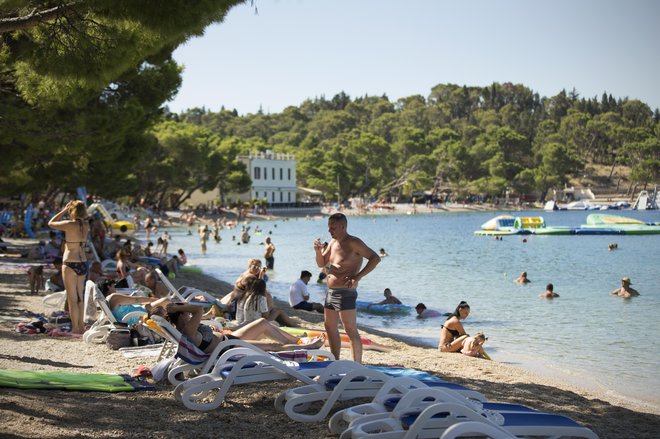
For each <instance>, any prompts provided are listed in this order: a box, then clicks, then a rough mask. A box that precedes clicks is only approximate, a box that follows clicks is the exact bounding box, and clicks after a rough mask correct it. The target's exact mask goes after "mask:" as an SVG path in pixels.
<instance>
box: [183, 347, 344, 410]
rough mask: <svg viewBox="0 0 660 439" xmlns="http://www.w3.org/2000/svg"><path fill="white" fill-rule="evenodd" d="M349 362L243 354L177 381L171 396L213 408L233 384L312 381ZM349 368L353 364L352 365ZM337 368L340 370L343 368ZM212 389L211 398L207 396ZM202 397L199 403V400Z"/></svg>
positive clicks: (190, 405) (191, 404)
mask: <svg viewBox="0 0 660 439" xmlns="http://www.w3.org/2000/svg"><path fill="white" fill-rule="evenodd" d="M348 363H352V362H351V361H316V362H306V363H296V362H292V361H284V360H281V359H279V358H277V357H275V356H273V355H270V354H266V355H263V354H257V355H246V356H244V357H242V358H240V359H239V360H238V361H237V362H236V363H233V364H231V363H225V365H224V366H222V367H218V368H215V369H214V371H213V372H212V373H208V374H205V375H200V376H197V377H195V378H192V379H190V380H188V381H185V382H183V383H181V384H179V385H178V386H177V387H176V389H174V396H175V398H176V399H177V400H179V401H181V402H182V403H183V404H184V405H185V406H186V407H187V408H189V409H192V410H214V409H216V408H218V407H220V405H221V404H222V402H223V401H224V399H225V396H226V395H227V393H228V392H229V390H230V389H231V387H232V386H233V385H235V384H248V383H257V382H263V381H273V380H281V379H296V380H298V381H301V382H302V383H306V384H313V383H314V382H315V381H314V379H313V377H316V376H319V374H323V373H325V371H326V370H327V369H330V368H334V369H338V368H341V365H348ZM350 367H353V366H352V364H351V365H350ZM341 370H344V369H343V368H342V369H341ZM211 392H215V395H214V396H213V398H212V399H210V400H207V397H208V396H209V395H210V394H211ZM203 399H204V400H205V401H204V402H201V400H203Z"/></svg>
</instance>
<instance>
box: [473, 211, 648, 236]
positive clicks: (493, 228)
mask: <svg viewBox="0 0 660 439" xmlns="http://www.w3.org/2000/svg"><path fill="white" fill-rule="evenodd" d="M474 234H475V235H481V236H501V235H656V234H660V222H654V223H645V222H644V221H641V220H638V219H635V218H627V217H624V216H619V215H608V214H598V213H594V214H591V215H589V216H587V223H586V224H582V225H581V226H579V227H567V226H548V225H546V223H545V220H544V219H543V217H541V216H530V217H514V216H511V215H499V216H496V217H495V218H492V219H490V220H488V221H486V222H485V223H483V224H482V225H481V230H477V231H476V232H474Z"/></svg>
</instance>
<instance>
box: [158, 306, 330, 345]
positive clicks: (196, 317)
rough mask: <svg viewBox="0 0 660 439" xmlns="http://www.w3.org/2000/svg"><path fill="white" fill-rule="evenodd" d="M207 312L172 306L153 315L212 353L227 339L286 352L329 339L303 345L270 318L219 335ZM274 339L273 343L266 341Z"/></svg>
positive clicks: (323, 338) (194, 308) (188, 307)
mask: <svg viewBox="0 0 660 439" xmlns="http://www.w3.org/2000/svg"><path fill="white" fill-rule="evenodd" d="M203 314H204V310H203V308H202V307H201V306H199V305H195V304H188V303H185V304H182V303H170V304H168V305H166V306H155V307H153V308H152V310H151V312H150V313H149V316H152V315H158V316H160V317H163V318H165V319H167V320H168V321H169V322H170V323H172V324H173V325H175V326H176V328H177V329H178V330H179V331H180V332H181V333H182V334H183V335H185V336H186V337H188V338H189V339H190V340H192V342H193V343H195V345H196V346H197V347H198V348H200V349H201V350H202V351H204V352H207V353H211V352H213V350H214V349H215V347H216V346H217V345H218V344H219V343H221V342H222V341H224V340H228V339H232V338H239V339H241V340H244V341H247V342H248V343H251V344H253V345H255V346H257V347H259V348H261V349H264V350H267V351H282V350H291V349H318V348H320V347H321V346H323V345H324V344H325V336H321V337H316V338H314V339H312V340H311V341H310V342H309V343H306V344H303V343H300V342H301V339H299V338H298V337H295V336H293V335H291V334H289V333H287V332H284V331H282V330H281V329H280V328H278V327H276V326H274V325H272V324H271V323H269V322H268V321H267V320H266V319H264V318H260V319H257V320H255V321H253V322H250V323H248V324H246V325H245V326H243V327H241V328H239V329H237V330H235V331H233V332H232V334H231V335H229V334H227V335H225V334H217V333H215V332H214V331H213V329H212V328H211V327H210V326H207V325H204V324H202V323H201V320H202V316H203ZM263 338H270V339H271V340H273V341H272V342H268V341H264V340H262V339H263Z"/></svg>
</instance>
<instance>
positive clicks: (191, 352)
mask: <svg viewBox="0 0 660 439" xmlns="http://www.w3.org/2000/svg"><path fill="white" fill-rule="evenodd" d="M175 357H176V358H180V359H182V360H183V361H185V362H186V363H188V364H192V365H198V364H202V363H204V362H205V361H206V360H208V358H209V357H210V354H207V353H206V352H204V351H203V350H201V349H200V348H198V347H197V345H196V344H195V343H194V342H193V341H192V340H191V339H190V338H188V337H186V336H185V335H182V336H181V340H179V347H178V348H177V350H176V355H175Z"/></svg>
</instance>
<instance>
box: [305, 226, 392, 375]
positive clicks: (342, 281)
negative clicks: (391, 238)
mask: <svg viewBox="0 0 660 439" xmlns="http://www.w3.org/2000/svg"><path fill="white" fill-rule="evenodd" d="M347 227H348V220H347V219H346V216H345V215H344V214H343V213H335V214H333V215H331V216H330V218H329V219H328V231H329V232H330V236H332V240H331V241H330V244H329V245H328V247H327V248H326V249H325V250H324V249H323V243H322V242H321V240H320V239H316V240H315V241H314V253H315V257H316V265H317V266H318V267H327V266H328V265H329V266H330V269H329V271H328V277H327V282H328V292H327V294H326V297H325V312H324V318H325V330H326V333H327V335H328V342H329V344H330V351H331V352H332V354H333V355H334V356H335V358H337V359H339V354H340V352H341V338H340V336H339V328H338V325H339V319H341V322H342V324H343V325H344V330H345V331H346V334H348V337H349V338H350V340H351V350H352V353H353V361H355V362H357V363H361V362H362V341H361V340H360V334H359V333H358V329H357V312H356V309H355V301H356V300H357V290H356V288H357V286H358V282H359V281H360V280H361V279H362V278H363V277H365V276H366V275H367V274H369V273H371V271H373V269H374V268H376V265H378V263H379V262H380V256H378V254H377V253H376V252H374V251H373V250H372V249H371V248H369V247H368V246H367V245H366V244H365V243H364V242H363V241H362V240H361V239H360V238H357V237H355V236H351V235H349V234H348V233H347V231H346V229H347ZM364 259H366V260H367V264H366V265H365V266H364V268H362V262H363V260H364Z"/></svg>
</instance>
